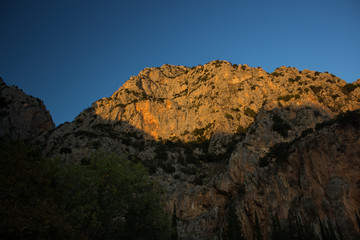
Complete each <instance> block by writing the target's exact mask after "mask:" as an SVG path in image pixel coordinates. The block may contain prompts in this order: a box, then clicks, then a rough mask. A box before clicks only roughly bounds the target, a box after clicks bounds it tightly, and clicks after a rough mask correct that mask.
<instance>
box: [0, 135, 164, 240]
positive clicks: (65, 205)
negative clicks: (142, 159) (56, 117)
mask: <svg viewBox="0 0 360 240" xmlns="http://www.w3.org/2000/svg"><path fill="white" fill-rule="evenodd" d="M0 191H1V197H0V215H1V218H0V221H1V222H0V238H1V239H65V238H68V239H120V238H121V239H168V238H169V236H170V235H169V234H170V225H169V224H170V223H169V217H168V215H167V214H166V213H165V212H164V211H163V206H162V202H161V191H160V189H159V187H158V185H157V184H156V183H155V182H154V181H153V180H152V179H151V178H149V176H148V174H147V171H146V169H145V168H144V167H143V166H142V165H139V164H133V163H131V162H129V161H127V160H124V159H122V158H120V157H118V156H115V155H104V154H98V155H95V156H94V157H93V158H92V159H91V161H90V162H88V163H87V164H86V165H74V164H64V163H61V162H59V161H57V160H53V159H45V158H42V157H40V156H39V154H37V153H36V152H34V151H33V150H31V149H30V148H29V147H28V146H27V145H26V144H24V143H23V142H19V141H18V142H8V141H5V140H1V144H0Z"/></svg>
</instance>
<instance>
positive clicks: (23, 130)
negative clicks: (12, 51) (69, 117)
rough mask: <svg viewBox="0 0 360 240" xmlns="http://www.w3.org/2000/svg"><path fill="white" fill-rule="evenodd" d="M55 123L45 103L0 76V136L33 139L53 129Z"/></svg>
mask: <svg viewBox="0 0 360 240" xmlns="http://www.w3.org/2000/svg"><path fill="white" fill-rule="evenodd" d="M54 128H55V124H54V122H53V120H52V118H51V115H50V113H49V111H48V110H46V107H45V105H44V103H43V102H42V101H41V100H40V99H38V98H34V97H32V96H29V95H27V94H26V93H24V92H23V91H22V90H21V89H19V88H18V87H15V86H7V85H6V84H5V82H4V81H3V80H2V79H1V78H0V136H3V137H7V138H10V139H31V138H34V137H36V136H38V135H39V134H41V133H44V132H47V131H50V130H53V129H54Z"/></svg>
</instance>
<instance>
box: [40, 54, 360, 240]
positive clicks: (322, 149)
mask: <svg viewBox="0 0 360 240" xmlns="http://www.w3.org/2000/svg"><path fill="white" fill-rule="evenodd" d="M359 86H360V85H359V84H358V82H356V83H353V84H347V83H346V82H345V81H343V80H341V79H339V78H337V77H336V76H334V75H332V74H329V73H320V72H315V71H310V70H303V71H298V70H297V69H295V68H292V67H280V68H277V69H276V70H275V71H274V72H273V73H271V74H270V73H267V72H265V71H264V70H263V69H261V68H251V67H249V66H247V65H239V66H238V65H232V64H230V63H229V62H226V61H213V62H210V63H208V64H205V65H204V66H201V65H199V66H197V67H193V68H188V67H183V66H171V65H164V66H162V67H160V68H146V69H144V70H143V71H141V72H140V73H139V75H138V76H134V77H131V78H130V79H129V80H128V81H127V82H126V83H125V84H124V85H123V86H122V87H120V88H119V90H117V91H116V92H115V93H114V94H113V95H112V96H111V97H109V98H103V99H101V100H99V101H96V102H95V103H93V104H92V106H91V107H90V108H89V109H86V110H84V111H83V112H82V113H81V114H80V115H79V116H77V117H76V118H75V120H74V121H73V122H71V123H66V124H64V125H62V126H59V127H58V128H56V129H55V131H53V132H52V133H51V134H49V135H43V136H42V137H41V138H39V139H38V141H39V142H43V144H44V152H43V153H44V154H46V155H48V156H59V157H61V158H62V159H63V160H65V161H69V162H78V163H79V162H82V161H85V160H86V159H87V158H88V157H89V156H90V155H91V154H92V152H94V151H96V150H98V149H101V150H102V151H108V152H116V153H119V154H124V155H127V157H128V158H132V159H134V160H136V161H141V162H143V163H144V164H145V165H146V166H148V167H149V169H150V172H151V173H152V174H153V175H154V177H156V178H157V179H158V180H159V181H160V183H161V184H162V185H163V187H164V188H165V190H166V191H165V192H166V199H167V200H166V202H167V203H166V204H167V208H168V210H169V212H170V211H171V210H172V207H173V206H174V203H175V204H176V206H177V211H178V212H177V215H178V217H179V221H178V223H179V225H178V232H179V236H180V239H222V236H223V233H224V231H225V230H226V219H225V217H224V212H225V206H226V205H227V204H228V202H229V201H233V202H234V204H235V207H236V209H237V215H238V217H239V220H241V222H242V224H243V226H244V230H245V235H246V236H247V238H251V234H252V228H253V227H254V211H255V210H256V212H257V215H258V218H259V221H260V224H261V226H262V229H263V232H264V234H265V236H266V232H267V230H268V228H269V221H270V214H271V211H275V212H277V213H278V215H279V217H280V219H281V220H282V221H284V219H286V218H288V217H289V216H291V215H297V216H300V217H302V218H303V219H307V220H309V221H311V222H312V223H313V224H317V222H316V221H317V218H316V217H317V216H319V217H320V218H321V219H323V218H331V219H332V220H334V219H335V220H336V222H337V223H338V224H339V227H340V228H341V229H342V230H343V232H344V235H346V237H347V239H355V238H356V237H358V235H359V229H358V228H357V227H356V225H355V223H356V222H355V221H356V220H355V219H354V218H355V216H354V215H353V214H352V213H353V212H354V211H355V210H358V209H360V202H359V198H358V196H359V194H360V193H359V187H358V185H359V184H358V183H357V181H360V180H358V179H357V178H358V177H357V176H359V175H360V170H359V162H360V159H359V158H360V155H359V154H358V151H359V142H358V141H359V140H358V139H360V138H359V130H358V128H357V127H356V126H355V125H356V124H355V125H354V124H352V125H351V126H350V127H348V128H343V127H341V124H340V125H339V123H337V122H335V121H334V120H333V119H334V118H335V117H336V116H337V115H338V114H340V113H343V112H346V111H348V110H356V109H359V107H360V88H359ZM357 119H358V118H357ZM358 120H359V119H358ZM346 129H347V130H346ZM350 132H351V134H350ZM339 140H341V141H342V142H340V141H339ZM343 145H344V146H343ZM340 166H341V167H340ZM356 184H357V185H356Z"/></svg>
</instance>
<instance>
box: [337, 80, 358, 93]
mask: <svg viewBox="0 0 360 240" xmlns="http://www.w3.org/2000/svg"><path fill="white" fill-rule="evenodd" d="M357 87H359V85H355V84H353V83H348V84H345V85H344V86H343V87H342V89H341V91H342V92H343V93H344V94H345V95H349V94H350V93H351V92H352V91H354V90H355V89H356V88H357Z"/></svg>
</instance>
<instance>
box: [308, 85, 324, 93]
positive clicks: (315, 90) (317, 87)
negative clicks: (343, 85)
mask: <svg viewBox="0 0 360 240" xmlns="http://www.w3.org/2000/svg"><path fill="white" fill-rule="evenodd" d="M322 88H323V87H322V86H314V85H311V86H310V89H311V90H312V91H313V92H314V93H315V94H318V93H320V91H321V89H322Z"/></svg>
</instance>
